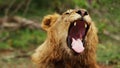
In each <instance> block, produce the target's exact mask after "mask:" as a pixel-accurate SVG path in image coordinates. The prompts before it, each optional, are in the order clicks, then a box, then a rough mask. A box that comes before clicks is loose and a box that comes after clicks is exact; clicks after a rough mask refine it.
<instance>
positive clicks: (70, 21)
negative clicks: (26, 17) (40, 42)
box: [42, 9, 97, 54]
mask: <svg viewBox="0 0 120 68" xmlns="http://www.w3.org/2000/svg"><path fill="white" fill-rule="evenodd" d="M42 28H43V29H44V30H46V31H47V33H48V38H50V39H54V42H55V41H56V43H57V44H58V45H59V44H60V45H59V46H61V45H62V46H63V47H64V48H65V49H67V50H68V51H70V52H71V51H72V52H74V53H77V54H79V53H82V52H84V51H85V49H87V48H89V49H90V48H91V46H92V45H94V44H96V43H97V37H96V33H97V32H96V28H95V26H94V23H93V22H92V20H91V17H90V16H89V14H88V12H87V11H86V10H85V9H74V10H72V9H70V10H67V11H66V12H64V13H63V14H62V15H59V14H53V15H48V16H46V17H44V19H43V21H42ZM92 41H96V42H95V43H91V42H92ZM89 45H90V46H89Z"/></svg>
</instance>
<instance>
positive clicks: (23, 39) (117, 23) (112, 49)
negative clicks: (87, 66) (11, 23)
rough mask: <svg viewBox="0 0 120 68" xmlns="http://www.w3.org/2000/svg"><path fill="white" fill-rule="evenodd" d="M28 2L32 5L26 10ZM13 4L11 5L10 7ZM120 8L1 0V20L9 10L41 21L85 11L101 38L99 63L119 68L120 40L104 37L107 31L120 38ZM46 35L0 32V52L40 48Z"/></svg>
mask: <svg viewBox="0 0 120 68" xmlns="http://www.w3.org/2000/svg"><path fill="white" fill-rule="evenodd" d="M13 1H14V3H13V4H12V2H13ZM28 2H30V4H29V5H28V7H27V4H28ZM10 4H12V6H11V7H10ZM20 5H21V7H19V6H20ZM119 6H120V1H119V0H0V16H1V17H4V15H5V12H6V10H7V9H8V8H9V12H8V15H20V16H24V17H27V18H29V19H37V20H39V21H41V19H42V18H43V16H44V15H47V14H51V13H54V12H58V13H62V12H64V11H65V10H67V9H71V8H78V7H79V8H85V9H87V10H88V11H89V13H90V16H92V19H93V20H94V21H95V24H96V26H97V28H98V35H99V37H100V38H99V40H100V44H99V45H98V51H97V55H98V57H99V58H98V61H99V62H100V63H105V64H111V63H113V64H117V67H116V68H119V67H120V55H119V54H120V49H119V48H120V45H119V43H120V40H116V39H113V38H111V37H110V36H108V35H105V34H104V31H108V32H109V34H110V35H115V36H117V37H120V8H119ZM26 9H27V10H26ZM25 12H26V13H25ZM45 34H46V33H45V32H43V31H39V30H29V29H22V30H18V31H14V32H9V31H0V49H9V48H21V49H27V48H29V47H31V46H33V45H39V44H41V43H42V42H43V41H44V40H45V37H46V35H45ZM35 47H36V46H35Z"/></svg>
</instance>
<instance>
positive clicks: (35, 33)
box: [0, 29, 46, 50]
mask: <svg viewBox="0 0 120 68" xmlns="http://www.w3.org/2000/svg"><path fill="white" fill-rule="evenodd" d="M5 37H6V39H4V38H5ZM45 37H46V34H45V32H43V31H41V30H30V29H22V30H19V31H15V32H7V31H5V32H2V33H1V34H0V38H1V39H3V40H2V42H0V49H8V48H18V49H24V50H25V49H27V48H29V47H30V46H32V45H39V44H41V43H42V42H43V40H44V39H45Z"/></svg>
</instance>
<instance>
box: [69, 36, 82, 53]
mask: <svg viewBox="0 0 120 68" xmlns="http://www.w3.org/2000/svg"><path fill="white" fill-rule="evenodd" d="M71 45H72V49H73V50H74V51H75V52H77V53H81V52H82V51H83V50H84V47H83V43H82V41H81V40H80V39H77V40H75V39H74V38H72V44H71Z"/></svg>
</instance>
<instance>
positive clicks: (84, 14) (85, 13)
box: [76, 10, 88, 17]
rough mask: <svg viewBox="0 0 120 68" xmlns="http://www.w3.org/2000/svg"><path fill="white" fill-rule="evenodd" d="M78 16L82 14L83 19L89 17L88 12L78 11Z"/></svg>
mask: <svg viewBox="0 0 120 68" xmlns="http://www.w3.org/2000/svg"><path fill="white" fill-rule="evenodd" d="M76 13H78V14H80V15H81V16H82V17H83V16H86V15H88V12H87V11H86V10H77V12H76Z"/></svg>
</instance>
